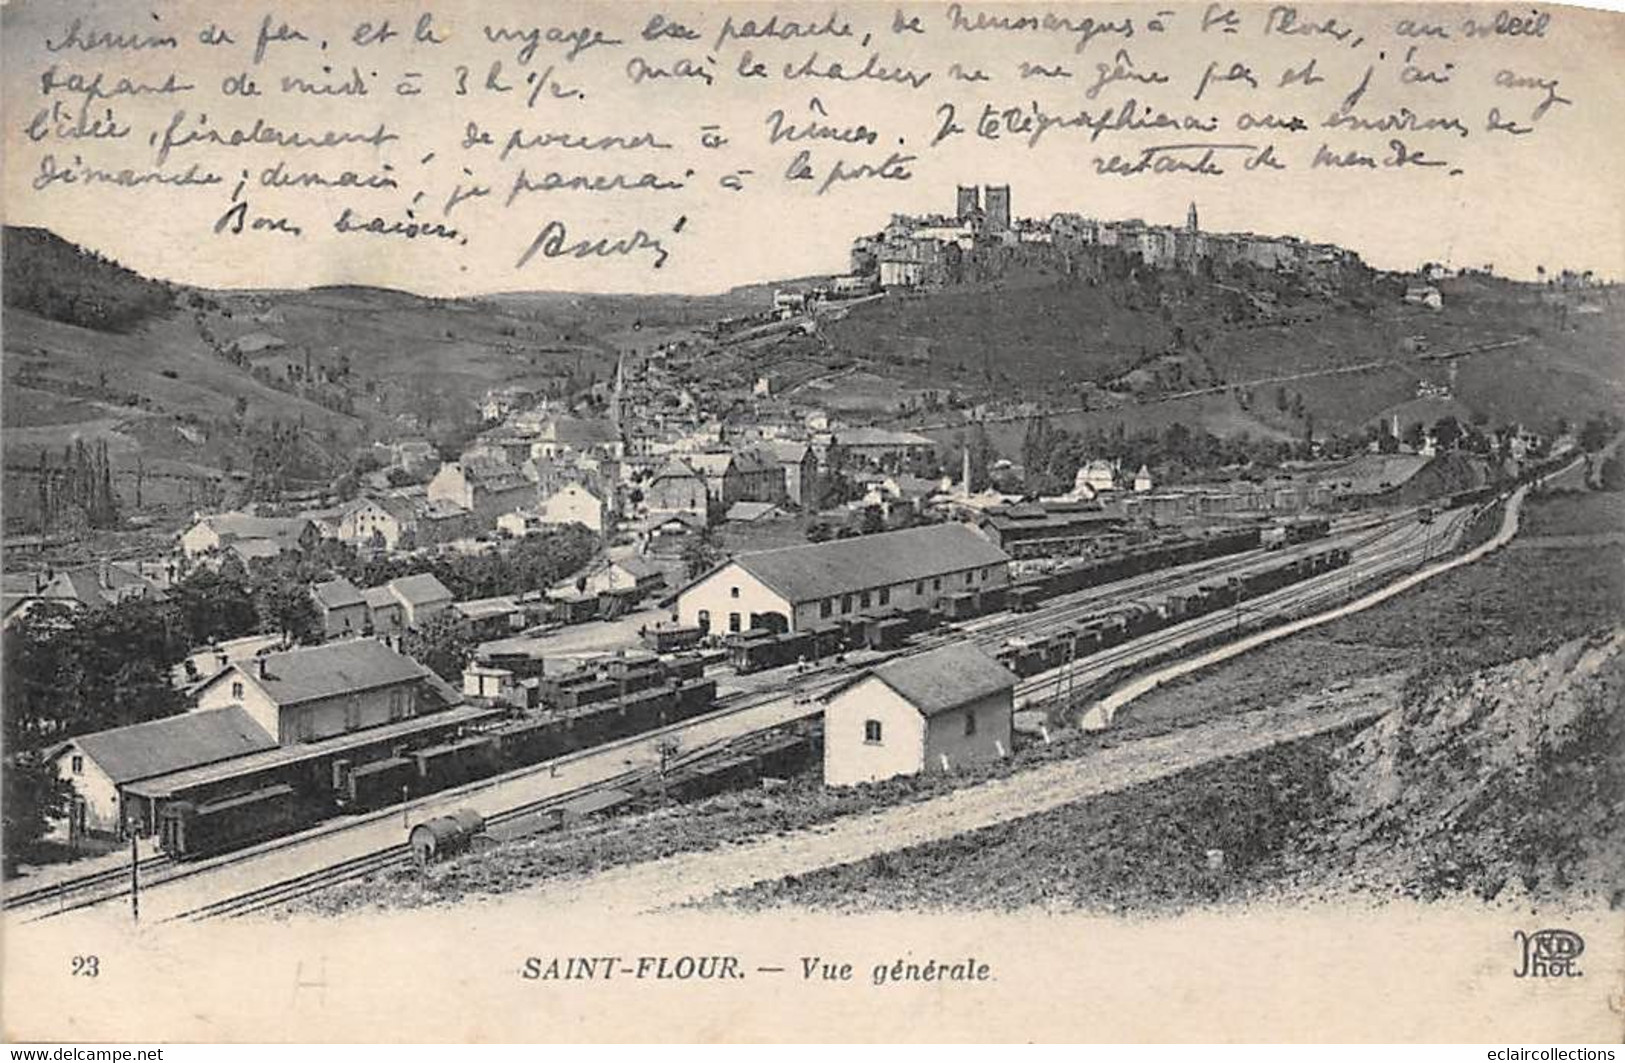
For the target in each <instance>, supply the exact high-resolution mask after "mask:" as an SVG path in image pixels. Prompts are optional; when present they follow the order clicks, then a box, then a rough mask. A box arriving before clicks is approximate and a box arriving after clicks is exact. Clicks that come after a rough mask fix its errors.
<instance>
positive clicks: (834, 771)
mask: <svg viewBox="0 0 1625 1063" xmlns="http://www.w3.org/2000/svg"><path fill="white" fill-rule="evenodd" d="M1015 686H1016V676H1015V675H1014V674H1013V673H1011V672H1010V671H1009V670H1008V669H1006V668H1005V667H1004V666H1003V665H1001V664H1000V663H999V662H998V661H995V660H994V659H993V658H991V657H989V656H988V655H987V654H985V653H983V652H982V651H981V650H980V649H977V648H976V646H975V644H973V643H970V642H959V643H953V644H951V645H948V646H943V647H941V648H939V649H935V650H930V651H928V652H925V653H916V654H911V655H909V656H906V657H899V658H896V659H894V660H890V661H887V662H886V663H885V664H881V665H878V666H876V667H874V668H871V669H869V670H867V671H865V672H862V673H860V674H859V675H857V676H855V677H853V678H852V679H851V680H849V681H847V682H846V683H843V684H842V685H841V686H839V687H837V688H836V689H835V690H832V691H830V692H829V693H827V694H825V695H824V699H823V700H824V702H825V708H824V782H825V784H826V785H829V786H850V785H853V784H855V783H861V782H874V781H877V780H880V779H889V778H892V777H894V776H897V775H915V774H919V773H920V772H922V771H951V770H953V769H954V768H961V767H965V766H967V765H970V764H976V763H980V762H983V761H988V760H996V759H999V758H1001V757H1005V756H1008V755H1009V754H1010V751H1011V744H1010V733H1011V723H1012V717H1013V713H1014V705H1015Z"/></svg>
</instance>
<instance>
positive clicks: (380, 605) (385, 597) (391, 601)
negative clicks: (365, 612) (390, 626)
mask: <svg viewBox="0 0 1625 1063" xmlns="http://www.w3.org/2000/svg"><path fill="white" fill-rule="evenodd" d="M361 598H362V600H363V601H365V602H366V603H367V608H368V609H388V608H389V607H391V606H398V605H400V604H401V603H400V601H399V600H398V599H397V598H396V597H395V595H394V593H393V592H392V591H390V589H389V584H387V583H386V584H384V585H383V586H382V587H368V588H367V589H366V590H364V591H362V592H361Z"/></svg>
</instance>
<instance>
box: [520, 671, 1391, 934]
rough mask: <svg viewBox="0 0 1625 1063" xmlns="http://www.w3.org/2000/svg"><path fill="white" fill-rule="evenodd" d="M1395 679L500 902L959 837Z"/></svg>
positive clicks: (1314, 724)
mask: <svg viewBox="0 0 1625 1063" xmlns="http://www.w3.org/2000/svg"><path fill="white" fill-rule="evenodd" d="M1396 683H1397V680H1396V679H1395V678H1393V677H1384V678H1378V679H1372V680H1367V681H1363V682H1360V683H1356V684H1353V685H1352V686H1350V687H1348V688H1347V689H1345V690H1342V691H1339V692H1337V693H1336V694H1318V695H1314V696H1311V697H1306V698H1299V699H1296V700H1294V701H1291V702H1288V703H1286V704H1283V705H1280V706H1276V707H1272V708H1267V709H1261V710H1258V711H1256V712H1250V713H1245V714H1241V715H1235V716H1229V717H1225V718H1223V719H1218V720H1214V721H1211V722H1209V723H1204V724H1199V725H1197V726H1194V727H1189V728H1185V729H1183V730H1179V731H1175V732H1173V733H1170V734H1165V735H1158V736H1154V737H1150V738H1146V739H1144V740H1141V741H1136V742H1131V743H1128V744H1125V745H1122V746H1117V747H1113V748H1108V749H1103V750H1101V751H1099V752H1097V753H1094V754H1091V755H1090V756H1087V757H1084V758H1080V759H1076V760H1067V761H1062V762H1058V763H1054V764H1047V765H1044V766H1043V767H1039V768H1034V769H1033V770H1031V771H1025V772H1021V773H1020V774H1017V775H1012V776H1008V777H1006V778H1003V779H997V780H994V781H991V782H987V783H983V784H981V785H978V786H972V787H967V788H965V789H962V790H956V791H954V792H952V793H949V794H945V795H943V796H941V797H936V798H931V799H929V800H926V801H922V802H917V803H914V804H908V805H902V806H896V807H892V808H886V809H881V810H878V811H876V812H873V813H871V814H870V815H867V816H859V817H851V818H848V819H844V820H840V821H838V822H835V823H831V824H828V825H826V826H823V827H819V828H815V829H813V830H809V831H803V832H798V833H796V834H792V835H790V836H788V837H770V838H761V839H757V840H753V841H750V842H747V843H744V844H741V845H737V846H734V847H732V848H728V849H722V850H714V851H711V852H704V853H687V854H683V855H681V856H675V857H672V858H670V859H666V860H657V861H651V862H648V863H643V864H637V865H633V866H631V867H625V868H618V869H616V870H613V871H608V872H605V873H603V874H601V875H597V876H594V877H593V878H592V879H591V889H590V890H583V888H582V880H580V879H575V880H565V881H559V882H554V883H549V884H547V885H545V886H542V887H540V888H538V889H536V890H529V891H524V892H520V893H515V894H513V895H510V896H507V897H504V898H502V899H500V900H496V901H493V902H492V904H493V905H494V906H496V907H503V906H506V905H523V906H525V907H527V908H528V907H530V906H532V905H535V904H538V903H540V904H542V905H544V906H546V907H547V908H548V909H549V910H552V909H557V908H564V907H569V906H571V905H576V904H579V905H586V906H589V907H591V908H592V910H593V911H594V912H597V913H602V912H604V911H606V910H609V911H616V912H622V913H625V912H642V911H651V910H655V909H660V908H667V907H672V906H677V905H683V904H688V903H692V902H695V901H701V900H704V899H706V898H708V897H712V896H715V895H716V894H719V893H723V892H726V891H729V890H733V889H740V888H743V887H745V886H749V885H752V884H753V883H756V882H761V881H766V880H772V879H777V878H782V877H783V876H785V875H800V874H806V873H807V872H810V871H814V870H817V869H819V868H823V867H831V866H835V865H839V864H845V863H851V862H853V861H855V860H861V859H864V858H865V857H869V856H873V855H875V854H877V853H883V852H890V851H895V850H898V849H903V848H907V847H909V846H913V845H919V844H923V843H926V842H933V841H939V840H942V839H944V838H951V837H953V836H954V835H957V834H962V833H964V832H966V831H971V830H976V829H979V828H981V827H987V826H992V825H994V824H997V823H1005V822H1009V821H1011V820H1015V819H1021V818H1023V817H1025V816H1030V815H1033V814H1034V813H1038V812H1044V811H1047V810H1049V809H1052V808H1056V807H1059V806H1061V805H1065V804H1070V803H1071V802H1074V801H1080V800H1083V799H1086V798H1089V797H1094V796H1097V795H1100V794H1105V793H1111V792H1113V791H1116V790H1122V789H1127V788H1129V787H1132V786H1137V785H1139V784H1141V783H1145V782H1150V781H1152V780H1154V779H1159V778H1162V777H1165V776H1169V775H1174V774H1177V773H1179V772H1182V771H1186V770H1188V769H1190V768H1193V767H1195V766H1197V765H1199V764H1202V763H1206V762H1208V761H1211V760H1214V759H1217V758H1220V757H1227V756H1234V755H1237V754H1242V753H1249V752H1252V751H1254V750H1258V749H1263V748H1265V747H1267V746H1270V745H1274V744H1276V743H1279V742H1285V741H1292V740H1295V739H1300V738H1306V737H1308V736H1310V735H1314V734H1319V733H1322V732H1325V731H1329V730H1334V729H1336V728H1339V727H1342V726H1344V725H1346V724H1350V723H1354V722H1357V721H1360V720H1368V719H1374V718H1376V717H1377V716H1380V715H1382V714H1383V713H1384V712H1387V711H1388V710H1389V709H1390V708H1391V707H1392V706H1393V705H1394V703H1395V702H1394V697H1395V693H1396Z"/></svg>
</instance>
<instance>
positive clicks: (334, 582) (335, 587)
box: [310, 576, 367, 639]
mask: <svg viewBox="0 0 1625 1063" xmlns="http://www.w3.org/2000/svg"><path fill="white" fill-rule="evenodd" d="M310 599H311V602H312V604H314V605H315V607H316V616H317V617H318V618H319V619H320V621H321V625H322V638H323V639H344V638H353V637H354V636H356V635H361V634H364V633H365V631H366V629H367V600H366V599H365V598H363V597H362V596H361V592H360V591H359V590H357V589H356V585H355V584H353V583H351V582H350V581H349V580H347V579H345V578H344V577H343V576H340V577H338V578H337V579H330V580H328V581H327V582H325V583H318V584H316V585H315V586H313V587H311V588H310Z"/></svg>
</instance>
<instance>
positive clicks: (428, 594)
mask: <svg viewBox="0 0 1625 1063" xmlns="http://www.w3.org/2000/svg"><path fill="white" fill-rule="evenodd" d="M389 589H390V590H391V591H392V592H394V594H395V596H396V597H397V598H401V599H404V600H405V601H406V602H407V603H408V604H410V605H424V604H427V603H429V602H442V601H450V600H451V592H450V591H448V590H447V589H446V585H445V584H444V583H441V582H440V581H439V580H438V579H436V578H435V576H434V573H432V572H419V573H418V574H417V575H415V576H402V577H401V578H400V579H392V580H390V581H389Z"/></svg>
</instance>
